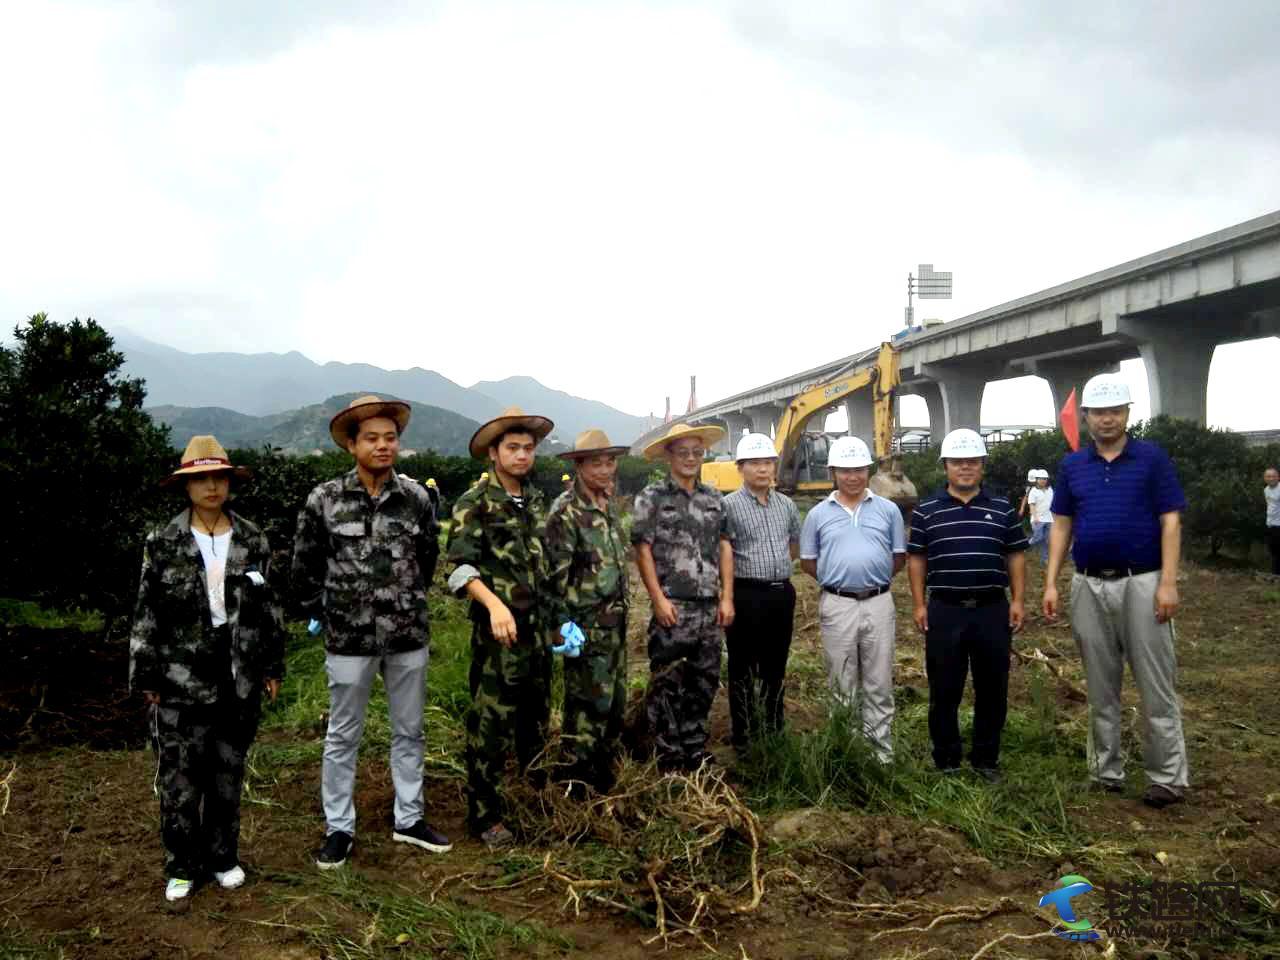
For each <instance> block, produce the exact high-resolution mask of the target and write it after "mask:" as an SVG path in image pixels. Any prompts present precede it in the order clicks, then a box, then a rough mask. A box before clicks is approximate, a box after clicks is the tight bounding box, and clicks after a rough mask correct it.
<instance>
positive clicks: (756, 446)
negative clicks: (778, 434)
mask: <svg viewBox="0 0 1280 960" xmlns="http://www.w3.org/2000/svg"><path fill="white" fill-rule="evenodd" d="M777 458H778V451H777V450H776V449H774V446H773V441H772V440H770V439H769V438H768V437H766V436H765V435H764V434H763V433H747V434H743V436H742V439H741V440H739V441H738V453H737V456H736V457H735V458H734V459H735V460H739V461H741V460H770V459H773V460H776V459H777Z"/></svg>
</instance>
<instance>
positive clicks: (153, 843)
mask: <svg viewBox="0 0 1280 960" xmlns="http://www.w3.org/2000/svg"><path fill="white" fill-rule="evenodd" d="M1030 566H1031V568H1032V571H1033V583H1032V589H1031V591H1030V594H1029V595H1030V596H1031V597H1033V598H1038V596H1039V580H1038V572H1037V571H1038V567H1037V565H1036V564H1035V563H1034V561H1032V562H1031V563H1030ZM796 579H797V583H798V584H799V585H800V587H801V603H800V606H799V609H798V611H797V637H796V641H795V645H794V648H793V651H794V652H793V664H794V667H795V670H794V681H793V683H792V685H791V688H790V714H789V716H790V722H791V723H792V724H793V726H796V727H800V728H804V727H806V726H812V725H816V724H819V723H821V721H822V710H821V708H820V707H819V706H818V705H817V704H818V698H819V696H820V692H821V684H822V674H821V668H820V645H819V643H818V637H817V631H816V624H815V610H816V593H815V591H814V589H813V586H812V583H811V582H810V581H808V580H807V579H806V578H803V577H800V576H797V578H796ZM801 581H804V582H803V583H801ZM1181 589H1182V598H1183V603H1184V606H1183V609H1182V611H1181V613H1180V616H1179V619H1178V645H1179V656H1180V682H1179V689H1180V692H1181V694H1182V696H1183V698H1184V724H1185V729H1186V735H1187V740H1188V746H1189V751H1190V762H1191V776H1192V783H1193V789H1192V790H1191V791H1190V793H1189V795H1188V799H1187V802H1185V803H1184V804H1181V805H1179V806H1175V807H1172V808H1170V809H1168V810H1166V811H1161V812H1157V811H1154V810H1151V809H1148V808H1147V807H1144V806H1143V805H1142V804H1141V802H1140V800H1139V795H1140V785H1134V786H1133V787H1132V789H1131V790H1130V791H1129V792H1128V793H1127V794H1126V795H1125V796H1123V797H1119V798H1117V797H1103V798H1098V797H1085V796H1083V795H1079V794H1078V792H1077V791H1076V789H1075V788H1076V787H1077V786H1078V785H1079V782H1081V781H1083V779H1084V774H1085V771H1084V769H1083V766H1081V769H1080V770H1079V778H1078V780H1075V781H1073V782H1072V783H1064V784H1059V785H1058V786H1059V787H1060V788H1061V789H1062V793H1063V795H1064V797H1065V798H1066V799H1065V801H1064V811H1063V812H1064V816H1069V818H1070V819H1071V822H1072V823H1074V824H1075V825H1076V826H1077V827H1079V828H1081V829H1082V831H1083V833H1084V834H1085V836H1086V837H1087V838H1089V844H1088V846H1087V847H1086V849H1084V850H1082V851H1081V853H1082V855H1084V856H1086V857H1088V858H1091V859H1090V860H1089V862H1092V863H1099V862H1101V863H1105V864H1107V865H1108V867H1107V868H1108V869H1110V870H1118V869H1120V868H1122V867H1123V868H1128V869H1130V870H1139V871H1141V872H1143V873H1145V874H1147V875H1151V876H1162V875H1165V874H1166V873H1167V875H1169V876H1171V877H1172V876H1175V875H1176V876H1178V877H1185V876H1196V877H1199V878H1201V879H1206V880H1207V879H1210V878H1215V879H1226V880H1235V879H1238V880H1240V881H1242V882H1243V883H1245V884H1246V885H1247V886H1248V887H1250V888H1251V889H1252V890H1254V891H1257V892H1258V897H1259V898H1260V900H1261V902H1262V903H1264V904H1267V903H1268V902H1269V904H1270V908H1269V909H1270V912H1272V913H1274V910H1275V904H1276V897H1277V894H1280V807H1278V806H1277V804H1278V803H1280V792H1278V791H1280V775H1278V773H1277V771H1278V770H1280V740H1278V739H1277V738H1278V737H1280V651H1278V649H1277V647H1278V644H1280V632H1278V631H1277V626H1278V625H1280V623H1278V620H1280V618H1278V616H1277V615H1278V614H1280V584H1277V583H1276V582H1275V581H1272V580H1269V579H1267V578H1263V577H1257V576H1254V575H1251V574H1242V573H1234V572H1220V571H1215V570H1210V569H1204V568H1197V567H1192V568H1190V569H1189V570H1188V571H1187V573H1186V574H1185V577H1184V580H1183V583H1182V584H1181ZM895 595H896V598H897V602H898V609H899V643H898V684H899V693H900V701H901V702H911V701H912V700H913V699H914V700H915V701H916V702H920V701H919V698H922V697H923V698H926V699H927V686H926V684H925V679H924V673H923V656H922V646H921V643H920V641H919V639H918V637H917V636H916V634H915V631H914V628H913V627H912V626H911V625H910V618H909V615H908V611H909V604H908V602H907V595H906V590H905V578H899V581H898V582H897V583H896V584H895ZM639 619H640V618H639V617H638V618H637V621H638V620H639ZM1016 647H1017V649H1018V651H1020V653H1021V654H1022V656H1020V657H1018V658H1016V662H1015V664H1014V667H1013V670H1012V674H1011V703H1012V704H1013V705H1014V706H1015V707H1016V706H1018V705H1021V706H1023V707H1026V706H1027V705H1028V704H1031V703H1032V701H1033V700H1034V699H1035V697H1036V696H1037V694H1036V690H1043V689H1048V690H1049V691H1051V694H1050V696H1051V697H1052V699H1053V705H1052V706H1053V709H1054V710H1055V711H1056V716H1057V718H1058V719H1057V722H1058V725H1059V727H1060V728H1062V729H1067V730H1073V731H1083V729H1084V726H1083V723H1082V718H1083V716H1084V709H1085V708H1084V705H1083V704H1082V703H1081V702H1080V699H1079V694H1078V689H1079V687H1080V686H1081V685H1082V680H1081V679H1080V672H1079V665H1078V662H1077V660H1076V657H1075V654H1074V649H1073V644H1072V642H1071V634H1070V628H1069V626H1067V625H1066V624H1057V625H1050V624H1047V623H1044V622H1043V621H1042V620H1041V619H1040V618H1039V616H1038V615H1036V614H1034V613H1032V616H1031V618H1030V622H1029V624H1028V627H1027V629H1026V631H1025V632H1024V633H1023V635H1022V636H1021V637H1020V638H1019V639H1018V641H1017V642H1016ZM1036 651H1039V653H1036ZM1037 657H1043V658H1044V661H1042V662H1032V661H1033V660H1034V659H1035V658H1037ZM632 660H633V664H634V665H635V667H634V668H635V669H637V670H639V671H640V672H643V671H644V656H643V636H642V628H641V625H640V624H639V623H638V622H637V623H636V625H635V626H634V628H633V631H632ZM1045 661H1047V665H1046V663H1045ZM1050 671H1056V673H1058V674H1060V676H1059V677H1054V676H1052V675H1050ZM1035 676H1040V677H1041V678H1043V679H1042V680H1040V681H1035V680H1033V677H1035ZM1046 684H1047V686H1046ZM912 690H914V691H915V694H914V697H913V694H912V693H911V691H912ZM1126 694H1127V697H1128V705H1129V709H1127V711H1126V716H1127V727H1128V728H1129V729H1128V730H1127V735H1128V736H1129V737H1130V739H1129V742H1130V743H1131V744H1133V743H1136V742H1137V741H1136V740H1135V739H1134V737H1135V736H1137V735H1138V734H1139V731H1138V729H1137V719H1136V710H1135V709H1133V708H1134V707H1135V706H1136V700H1135V699H1134V698H1133V693H1132V689H1131V685H1129V686H1128V687H1127V688H1126ZM272 737H274V738H275V739H276V740H278V741H280V745H281V746H282V747H290V746H294V745H297V744H295V742H293V741H288V738H287V737H285V736H284V735H282V734H272ZM713 741H714V744H713V745H714V746H715V748H716V753H717V755H718V756H719V757H722V758H724V759H725V762H726V773H725V776H726V777H727V778H728V780H729V781H730V782H731V783H732V782H733V781H734V777H735V773H734V771H733V769H732V765H731V754H729V753H728V751H727V748H726V746H725V744H726V743H727V710H726V702H725V696H724V694H723V692H721V694H720V695H719V696H718V697H717V700H716V704H715V708H714V711H713ZM300 746H303V747H306V748H307V749H311V750H313V751H316V746H315V740H314V739H312V740H311V742H310V743H309V744H302V745H300ZM1082 748H1083V744H1082ZM311 755H312V756H313V757H316V758H318V752H313V753H312V754H311ZM1082 763H1083V761H1082ZM319 772H320V771H319V762H318V759H315V760H313V761H311V762H298V763H291V764H288V765H283V766H281V767H279V768H278V769H276V770H271V771H263V770H259V771H251V777H250V781H251V783H253V784H256V787H255V789H254V790H251V791H250V793H249V794H248V795H247V796H246V800H245V804H244V811H243V814H244V820H243V831H242V844H241V852H242V859H243V861H244V863H245V865H246V869H247V871H248V874H249V882H248V883H247V884H246V885H245V886H244V887H243V888H242V889H240V890H237V891H232V892H226V891H222V890H221V889H217V888H215V887H209V888H204V889H202V890H199V891H198V892H197V893H196V894H195V895H194V896H193V897H192V898H191V899H190V900H189V901H187V902H185V903H182V904H179V905H177V906H170V905H167V904H165V902H164V901H163V897H162V895H161V889H162V878H161V869H160V867H161V854H160V842H159V835H158V811H157V805H156V800H155V798H154V796H153V795H152V792H151V783H152V779H153V776H154V773H155V768H154V759H153V757H152V755H151V754H150V753H149V752H147V751H145V750H136V749H134V750H95V749H90V748H88V747H84V746H78V747H65V748H58V749H53V750H47V749H46V750H35V749H24V750H21V751H20V752H16V753H10V754H8V755H7V756H6V757H5V759H4V760H3V761H2V762H0V779H4V785H3V786H0V808H3V809H5V813H4V815H3V817H2V818H0V831H2V832H0V958H2V957H23V958H38V957H59V956H65V957H77V958H79V957H86V958H96V957H107V958H116V957H119V958H157V960H160V958H163V960H176V958H236V957H244V958H298V960H302V958H322V957H324V958H327V957H365V956H393V955H394V956H405V957H409V956H468V955H469V956H477V957H485V956H496V957H508V956H533V957H549V956H576V955H583V956H595V955H606V956H609V957H611V958H613V960H626V958H631V957H642V956H644V957H648V956H651V955H653V954H654V953H656V952H659V951H663V950H664V949H668V950H678V951H680V952H683V953H686V954H688V955H693V956H701V955H704V954H706V955H712V953H711V951H715V953H716V954H718V955H720V956H725V957H734V958H738V960H748V958H751V960H761V958H780V960H808V958H837V957H886V958H902V960H906V958H918V957H940V958H948V957H965V958H968V957H974V956H977V955H980V956H984V957H999V956H1003V957H1010V956H1017V957H1024V956H1025V957H1032V956H1034V957H1053V958H1057V957H1077V956H1080V957H1085V956H1094V955H1101V956H1108V957H1112V956H1120V957H1125V956H1133V957H1139V956H1141V957H1147V956H1167V957H1174V956H1178V957H1186V956H1240V957H1244V956H1280V945H1277V944H1275V943H1271V944H1267V943H1265V942H1256V943H1253V944H1250V945H1241V944H1239V943H1236V944H1233V945H1232V946H1230V947H1222V948H1221V949H1219V948H1217V947H1215V946H1213V945H1212V944H1211V943H1210V944H1205V943H1199V944H1196V945H1194V946H1192V947H1187V946H1185V945H1179V944H1177V943H1163V944H1130V943H1120V942H1112V943H1110V944H1105V942H1104V944H1105V945H1104V944H1090V945H1079V944H1070V943H1067V942H1065V941H1062V940H1059V939H1057V938H1055V937H1052V936H1049V935H1047V934H1048V932H1049V930H1050V926H1051V916H1052V915H1051V914H1049V913H1046V912H1044V911H1040V910H1037V909H1036V901H1037V899H1038V897H1039V895H1040V894H1041V893H1042V892H1044V891H1046V890H1049V889H1051V888H1052V887H1053V886H1054V885H1055V883H1056V880H1057V878H1058V877H1059V876H1060V875H1061V874H1062V873H1064V872H1068V873H1069V872H1075V871H1074V869H1073V868H1072V865H1071V864H1069V863H1064V862H1061V861H1060V860H1059V859H1058V858H1056V857H1047V856H1041V857H1037V856H1035V855H1031V856H1028V857H1025V858H1022V859H1021V860H1019V861H1017V862H1003V863H998V864H997V863H993V862H991V861H988V860H987V859H984V858H983V857H982V856H980V855H979V854H978V853H976V852H975V850H974V848H973V847H972V845H971V844H970V843H969V842H968V840H967V839H966V838H965V837H964V836H963V835H961V834H960V833H959V832H957V831H956V830H953V829H948V828H945V827H943V826H941V825H939V824H938V823H935V822H931V821H929V820H927V819H923V820H922V819H911V818H903V817H895V816H872V815H866V814H863V813H860V812H859V811H856V810H836V809H830V808H827V807H822V808H815V809H797V810H789V811H785V812H782V813H772V814H770V815H769V816H767V817H765V818H764V827H765V830H766V832H767V837H768V844H767V848H766V850H765V852H764V861H763V864H762V875H763V879H764V895H763V897H762V899H761V901H760V903H759V905H758V907H756V908H755V909H753V910H751V911H749V912H743V913H740V914H736V915H735V914H731V913H728V912H722V914H718V915H717V920H716V923H715V924H714V926H713V927H712V928H710V931H709V933H708V935H707V936H706V937H704V938H703V939H702V940H700V941H699V940H696V939H694V938H692V937H675V938H672V939H671V940H670V941H669V942H668V943H665V944H664V943H663V942H662V941H661V940H659V941H657V942H646V941H651V939H652V938H653V937H654V934H655V931H654V928H653V926H652V924H651V923H644V922H640V921H639V920H638V919H637V917H636V916H635V915H634V913H633V914H632V915H629V914H628V913H626V912H624V911H623V910H621V909H618V905H617V904H614V905H612V906H611V905H608V904H604V903H601V902H599V901H598V900H593V899H591V898H590V897H589V896H584V897H582V899H581V900H580V902H579V904H578V909H576V910H575V907H574V905H573V901H572V897H571V896H570V895H568V893H567V890H566V885H565V884H564V882H562V881H561V880H559V879H557V878H556V877H555V875H554V872H553V871H552V870H529V869H528V865H529V864H530V863H533V864H535V865H536V864H537V863H538V861H541V860H542V859H543V857H544V856H546V855H547V854H550V855H551V857H552V859H551V860H550V861H548V863H549V864H550V865H551V866H552V867H553V868H554V867H555V865H556V864H557V863H558V862H559V861H558V859H557V858H558V856H559V854H558V852H557V850H556V849H554V848H534V849H520V850H517V851H516V852H515V853H514V854H508V855H505V856H504V855H498V854H491V853H489V852H487V851H485V850H484V849H483V848H482V847H480V846H479V845H478V844H477V843H475V842H474V841H470V840H467V839H465V829H464V825H463V813H464V810H465V803H464V801H463V797H462V792H461V781H460V780H459V779H458V778H457V777H456V776H455V775H453V774H452V773H449V772H448V771H444V770H439V771H437V770H434V769H432V770H430V771H429V773H430V778H429V780H428V809H429V810H430V811H431V816H432V819H433V820H434V821H435V822H436V824H437V826H439V827H441V828H442V829H443V830H444V831H445V832H446V833H448V834H449V835H451V836H453V837H454V838H456V839H457V845H456V846H455V849H454V851H453V852H452V853H450V854H448V855H446V856H443V857H432V856H429V855H425V854H422V853H420V852H418V851H414V850H410V849H408V848H406V847H404V846H402V845H397V844H393V843H392V842H391V841H390V836H389V830H387V829H382V828H383V827H384V826H389V825H390V824H389V817H390V810H391V803H392V796H393V793H392V787H391V783H390V779H389V774H388V771H387V765H386V763H385V760H383V759H382V758H374V757H371V758H369V759H368V760H367V761H362V765H361V769H360V775H359V784H360V787H359V792H358V796H357V809H358V813H359V817H360V821H361V824H362V830H361V833H360V836H359V840H358V847H357V853H356V858H355V860H353V863H352V867H351V868H350V869H352V870H354V871H356V873H357V874H358V878H359V884H357V885H355V886H353V885H351V884H350V883H348V884H347V885H345V886H344V885H343V882H340V881H338V880H335V879H334V878H333V877H332V876H331V875H323V876H322V875H320V874H319V873H318V872H317V871H316V870H315V868H314V866H313V865H312V862H311V859H310V854H311V851H312V849H313V848H314V847H315V846H316V845H317V844H318V841H319V840H320V832H321V824H322V816H321V811H320V806H319ZM6 774H7V775H8V776H7V778H6ZM564 869H567V868H564ZM1091 872H1092V871H1091ZM517 874H518V875H519V876H520V878H521V879H520V880H519V881H518V882H515V883H513V882H512V881H511V878H512V877H513V876H515V875H517ZM367 887H375V888H377V889H380V890H384V891H393V892H395V893H397V894H400V895H403V896H405V897H407V898H410V899H412V900H413V901H415V902H417V903H423V904H439V905H441V906H442V907H444V908H447V909H448V910H449V911H452V912H454V913H458V912H463V913H465V912H466V911H467V910H468V909H469V908H477V909H479V910H483V911H488V912H489V913H490V914H496V915H498V916H499V917H501V918H504V919H505V920H506V921H508V922H509V924H511V925H512V926H511V927H510V928H509V929H507V930H497V931H492V930H491V931H489V933H487V934H485V936H484V937H482V938H480V939H479V940H478V941H477V942H475V943H471V944H466V943H462V942H460V940H459V939H457V938H454V939H452V940H451V939H450V937H448V936H443V937H436V938H434V940H433V939H432V938H430V937H423V936H405V937H404V939H403V940H402V941H397V940H396V938H395V931H396V930H397V926H396V924H397V923H398V922H399V921H398V920H397V917H396V916H395V915H394V911H392V910H391V909H390V908H387V909H386V911H385V912H384V911H381V910H379V911H376V912H374V913H373V915H372V916H371V915H370V914H369V912H367V911H366V910H364V909H362V907H361V904H360V903H359V902H358V899H359V891H360V890H361V889H366V888H367ZM652 908H653V904H652V903H648V904H645V905H644V906H643V908H642V910H641V913H642V914H644V913H645V911H652ZM1260 909H1262V910H1263V912H1266V911H1267V908H1266V907H1265V906H1264V907H1262V908H1260ZM939 917H941V918H942V919H941V920H939V919H937V918H939ZM935 921H936V923H935V925H934V926H933V927H932V928H931V929H927V930H926V929H924V928H925V927H928V926H929V924H930V923H934V922H935ZM905 928H915V929H914V930H906V929H905ZM530 929H532V930H535V931H536V935H534V936H532V937H531V936H528V935H526V933H521V932H520V931H528V930H530ZM1001 937H1005V939H1003V940H1000V939H999V938H1001ZM1018 938H1021V939H1018ZM993 941H999V942H996V943H994V944H993ZM1104 950H1105V951H1106V952H1104Z"/></svg>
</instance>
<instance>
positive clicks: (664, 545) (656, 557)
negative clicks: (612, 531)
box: [631, 479, 733, 769]
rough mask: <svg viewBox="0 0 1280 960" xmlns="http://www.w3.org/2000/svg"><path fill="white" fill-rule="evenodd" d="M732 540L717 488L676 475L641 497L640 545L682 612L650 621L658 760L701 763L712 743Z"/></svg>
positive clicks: (634, 534) (651, 705) (637, 517)
mask: <svg viewBox="0 0 1280 960" xmlns="http://www.w3.org/2000/svg"><path fill="white" fill-rule="evenodd" d="M722 539H723V540H730V541H732V539H733V535H732V533H731V532H730V530H729V522H728V516H727V515H726V513H725V510H724V504H723V502H722V501H721V497H720V494H719V492H718V491H716V490H715V489H713V488H712V487H709V486H706V485H705V484H701V483H699V484H696V485H695V486H694V490H693V493H688V492H686V491H685V490H684V489H683V488H682V487H680V486H679V485H678V484H676V483H675V481H673V480H671V479H666V480H662V481H659V482H658V483H651V484H649V486H647V487H645V488H644V489H643V490H642V491H640V494H639V496H637V497H636V501H635V510H634V517H633V522H632V527H631V542H632V543H633V544H636V545H639V544H642V543H643V544H648V545H649V546H650V547H651V549H652V550H653V562H654V567H655V568H656V570H657V574H658V583H659V585H660V586H661V587H662V592H663V594H664V595H665V596H666V597H667V598H668V599H669V600H670V601H671V603H672V606H674V607H675V609H676V613H677V615H678V616H679V622H677V623H676V625H675V626H673V627H670V628H668V627H664V626H662V625H661V624H659V623H658V621H657V618H656V617H655V618H653V619H651V620H650V621H649V675H650V676H649V690H648V694H647V697H646V701H647V702H646V709H647V711H648V719H649V728H650V730H651V731H652V733H653V737H654V749H655V752H656V753H657V758H658V765H659V766H660V767H663V768H664V769H672V768H678V767H696V765H697V764H698V763H699V762H700V761H701V759H702V757H703V755H704V752H705V749H706V743H707V732H708V731H707V716H708V714H709V713H710V712H711V703H712V701H713V700H714V699H715V695H716V688H717V687H718V686H719V685H720V646H721V630H720V627H719V626H718V625H717V624H716V607H717V601H718V599H719V595H720V541H721V540H722Z"/></svg>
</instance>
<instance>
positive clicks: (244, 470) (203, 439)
mask: <svg viewBox="0 0 1280 960" xmlns="http://www.w3.org/2000/svg"><path fill="white" fill-rule="evenodd" d="M196 473H230V474H234V475H235V476H236V478H237V479H240V480H243V479H245V478H246V477H251V476H253V473H252V471H250V470H249V468H248V467H236V466H232V464H231V461H230V460H229V459H228V458H227V451H226V450H224V449H222V444H220V443H219V442H218V441H217V439H216V438H215V437H211V436H199V437H192V438H191V439H190V440H189V441H188V442H187V449H186V450H184V451H182V463H181V464H180V465H179V467H178V469H177V470H175V471H173V473H171V474H169V475H168V476H167V477H165V478H164V479H163V480H161V481H160V486H162V487H170V486H173V485H174V484H175V483H178V482H179V478H184V479H185V478H186V477H189V476H191V475H192V474H196Z"/></svg>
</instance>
